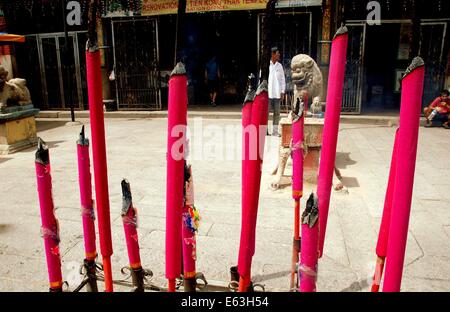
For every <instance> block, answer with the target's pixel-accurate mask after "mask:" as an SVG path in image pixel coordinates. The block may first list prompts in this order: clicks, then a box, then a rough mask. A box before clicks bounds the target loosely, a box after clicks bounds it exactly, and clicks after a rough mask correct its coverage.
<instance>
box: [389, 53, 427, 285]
mask: <svg viewBox="0 0 450 312" xmlns="http://www.w3.org/2000/svg"><path fill="white" fill-rule="evenodd" d="M424 75H425V67H424V62H423V60H422V59H421V58H420V57H416V58H415V59H414V60H413V62H412V64H411V65H410V66H409V67H408V69H407V71H406V74H405V76H404V77H403V80H402V99H401V104H400V128H399V131H398V150H397V160H398V161H397V165H396V167H397V168H396V175H395V184H394V197H393V199H392V212H391V222H390V226H389V240H388V246H387V257H386V273H385V278H384V283H383V291H387V292H397V291H400V287H401V281H402V274H403V263H404V260H405V249H406V240H407V236H408V225H409V216H410V212H411V201H412V193H413V186H414V172H415V167H416V156H417V142H418V137H419V124H420V112H421V106H422V95H423V84H424Z"/></svg>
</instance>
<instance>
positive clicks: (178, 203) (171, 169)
mask: <svg viewBox="0 0 450 312" xmlns="http://www.w3.org/2000/svg"><path fill="white" fill-rule="evenodd" d="M187 102H188V101H187V76H186V70H185V68H184V65H183V63H178V64H177V65H176V66H175V69H174V70H173V71H172V75H171V78H170V81H169V105H168V133H167V187H166V278H167V279H168V282H169V291H175V279H176V278H178V277H179V276H180V275H181V255H182V248H181V227H182V210H183V206H184V203H183V199H184V198H183V197H184V196H183V188H184V164H185V159H184V158H185V143H186V123H187Z"/></svg>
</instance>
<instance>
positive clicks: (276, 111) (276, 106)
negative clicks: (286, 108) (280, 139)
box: [267, 99, 281, 134]
mask: <svg viewBox="0 0 450 312" xmlns="http://www.w3.org/2000/svg"><path fill="white" fill-rule="evenodd" d="M280 102H281V100H280V99H269V110H268V112H269V116H270V112H271V111H273V130H272V133H273V134H277V133H278V123H279V122H280ZM269 116H268V117H269ZM267 120H269V118H267Z"/></svg>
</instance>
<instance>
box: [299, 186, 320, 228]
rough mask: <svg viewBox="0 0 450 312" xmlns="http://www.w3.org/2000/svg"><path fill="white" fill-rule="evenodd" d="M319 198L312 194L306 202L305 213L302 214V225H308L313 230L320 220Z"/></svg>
mask: <svg viewBox="0 0 450 312" xmlns="http://www.w3.org/2000/svg"><path fill="white" fill-rule="evenodd" d="M318 201H319V199H318V197H317V195H316V194H314V192H313V193H311V195H309V198H308V200H307V202H306V208H305V211H303V214H302V224H307V225H308V226H309V227H310V228H312V227H313V226H314V225H315V224H316V223H317V220H318V219H319V205H318Z"/></svg>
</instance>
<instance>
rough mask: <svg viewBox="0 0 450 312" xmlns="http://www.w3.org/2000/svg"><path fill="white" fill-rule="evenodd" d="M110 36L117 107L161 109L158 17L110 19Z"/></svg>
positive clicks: (123, 108) (120, 108)
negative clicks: (111, 37) (156, 18)
mask: <svg viewBox="0 0 450 312" xmlns="http://www.w3.org/2000/svg"><path fill="white" fill-rule="evenodd" d="M112 36H113V51H114V74H115V86H116V101H117V109H119V110H160V109H161V88H160V79H159V77H160V73H159V65H158V64H159V54H158V53H159V51H158V24H157V21H156V20H155V19H133V20H117V21H112Z"/></svg>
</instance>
